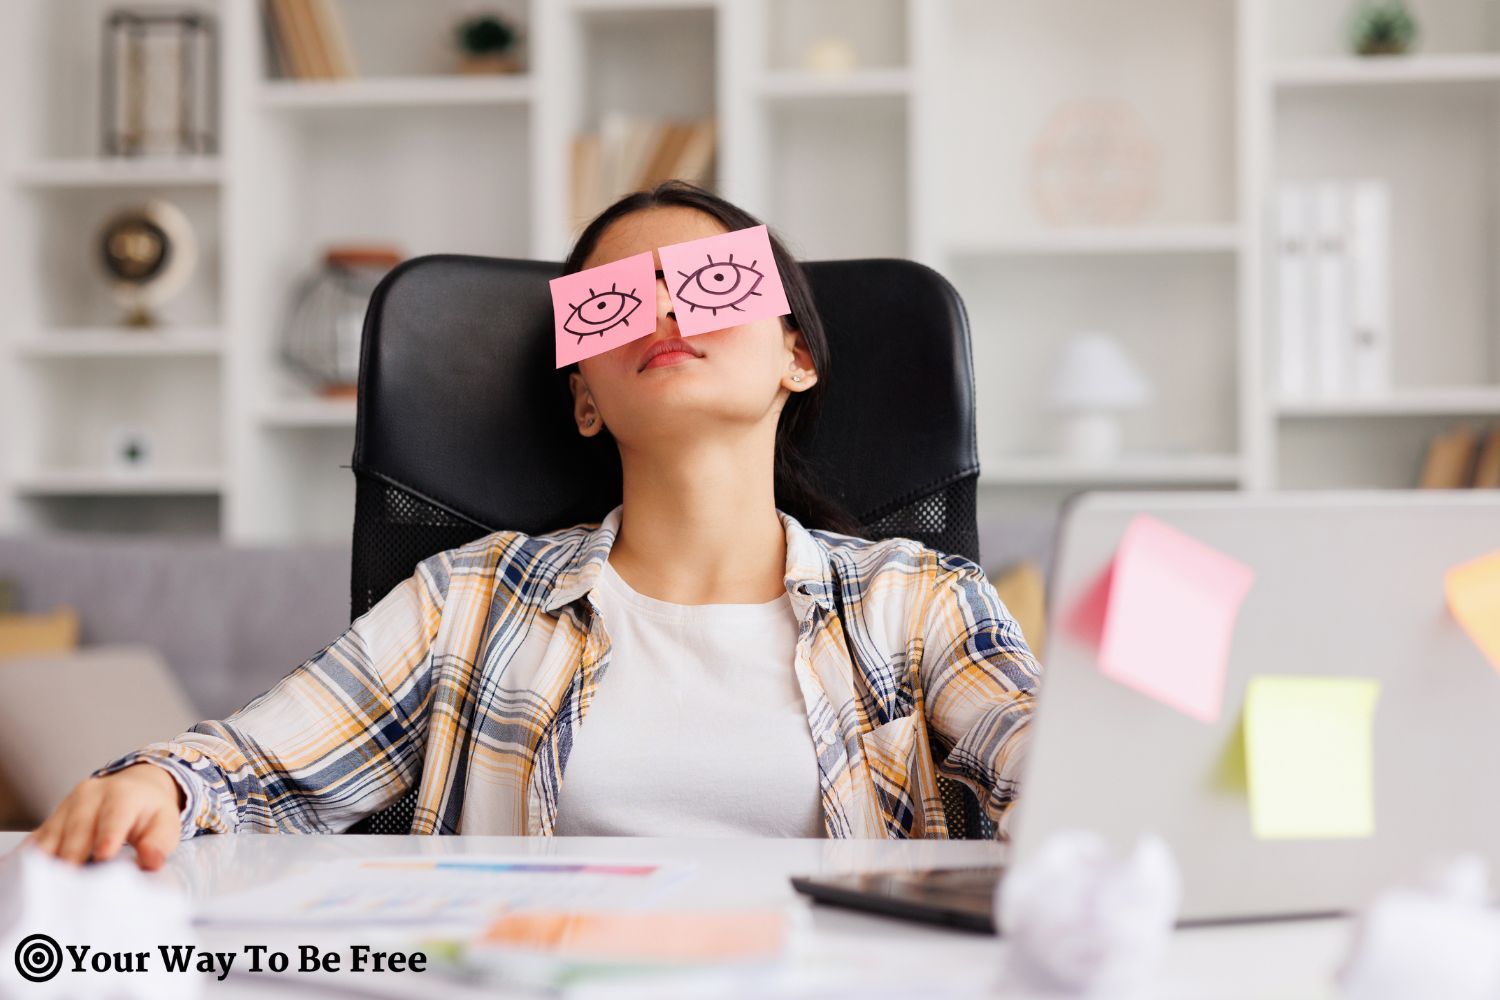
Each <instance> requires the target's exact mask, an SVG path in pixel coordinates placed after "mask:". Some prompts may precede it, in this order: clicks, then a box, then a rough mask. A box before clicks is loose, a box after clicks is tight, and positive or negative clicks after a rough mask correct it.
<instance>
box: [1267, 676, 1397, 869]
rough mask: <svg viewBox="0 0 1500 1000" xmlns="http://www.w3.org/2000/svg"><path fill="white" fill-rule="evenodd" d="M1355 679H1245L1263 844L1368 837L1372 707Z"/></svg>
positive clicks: (1367, 687)
mask: <svg viewBox="0 0 1500 1000" xmlns="http://www.w3.org/2000/svg"><path fill="white" fill-rule="evenodd" d="M1379 697H1380V682H1379V681H1376V680H1369V679H1366V678H1359V677H1279V676H1258V677H1252V678H1250V682H1249V684H1248V685H1247V686H1246V688H1245V720H1244V721H1245V765H1246V769H1247V771H1248V772H1249V774H1248V777H1249V781H1250V822H1251V827H1252V829H1253V830H1254V831H1255V836H1257V837H1259V838H1261V839H1262V840H1302V839H1313V838H1336V837H1369V836H1372V835H1373V834H1374V833H1375V766H1374V744H1375V703H1376V701H1377V700H1378V699H1379Z"/></svg>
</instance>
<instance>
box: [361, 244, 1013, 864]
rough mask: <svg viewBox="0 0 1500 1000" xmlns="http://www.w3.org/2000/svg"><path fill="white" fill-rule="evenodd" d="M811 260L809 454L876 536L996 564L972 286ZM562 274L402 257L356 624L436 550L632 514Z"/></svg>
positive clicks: (390, 303)
mask: <svg viewBox="0 0 1500 1000" xmlns="http://www.w3.org/2000/svg"><path fill="white" fill-rule="evenodd" d="M805 266H806V268H807V273H808V277H809V280H810V281H811V283H812V286H813V294H814V298H815V300H816V302H817V307H818V310H819V312H820V314H821V315H822V317H823V322H824V325H825V326H826V328H827V331H828V338H829V343H830V353H831V355H832V359H833V360H832V363H831V365H830V370H829V371H828V373H827V374H828V379H827V383H826V384H827V389H826V393H825V397H824V399H823V409H822V414H821V416H820V419H819V420H818V421H817V424H816V426H813V427H809V428H807V429H806V431H805V434H804V439H803V440H801V441H799V442H797V443H798V447H799V450H800V452H801V453H802V455H803V456H804V457H805V458H806V460H807V461H808V463H809V465H810V466H811V468H812V471H813V473H814V475H815V476H816V477H817V478H818V480H819V483H820V485H821V487H822V488H823V490H824V492H826V493H827V494H829V495H830V496H832V497H834V498H835V499H837V500H839V501H840V502H841V503H842V504H843V505H844V507H845V508H846V509H847V510H848V511H849V512H850V513H852V514H853V515H855V517H856V519H857V520H858V521H859V523H860V524H861V525H862V526H863V529H864V530H863V535H864V537H867V538H873V539H880V538H890V537H898V536H900V537H907V538H914V539H916V540H918V541H920V542H923V543H924V544H927V545H930V546H932V547H933V548H935V549H939V550H941V551H944V552H952V553H956V554H959V555H964V556H967V557H969V558H970V559H974V560H976V561H978V559H979V551H978V547H979V543H978V530H977V525H976V518H975V498H974V488H975V480H976V478H977V477H978V474H979V459H978V451H977V448H976V445H975V437H974V378H973V370H972V367H971V360H970V347H969V327H968V319H967V317H966V315H965V312H964V307H963V302H962V300H961V299H960V298H959V296H958V293H957V292H956V291H955V290H954V288H953V286H952V285H951V284H949V283H948V281H947V280H946V279H944V278H943V277H942V276H941V275H939V274H938V273H937V272H935V271H933V270H931V269H930V268H927V267H924V266H923V265H920V264H917V263H914V262H912V261H907V260H891V259H872V260H839V261H817V262H811V263H808V264H806V265H805ZM560 272H561V266H560V265H559V264H555V263H547V262H541V261H528V260H505V259H498V258H490V257H476V256H468V255H461V254H434V255H429V256H424V257H416V258H413V259H411V260H408V261H406V262H404V263H402V264H400V265H399V266H397V267H396V268H394V269H393V270H392V271H391V272H390V273H389V274H388V275H386V276H385V278H384V279H383V280H382V281H381V282H380V284H379V286H378V287H377V288H376V289H375V291H374V293H373V294H372V296H371V298H370V305H369V309H368V311H367V312H366V315H365V327H364V342H363V347H362V350H361V358H360V377H359V416H358V423H357V427H356V431H355V445H354V457H353V471H354V475H355V480H356V499H355V518H354V539H353V566H352V576H351V601H350V603H351V608H350V610H351V613H352V615H353V616H354V617H358V616H359V615H361V614H363V613H364V612H365V611H367V610H368V609H369V608H370V607H371V606H372V605H373V604H374V603H375V602H377V601H379V600H380V598H382V597H383V596H385V594H386V593H388V592H389V591H390V589H391V588H392V587H394V586H395V585H396V584H397V583H399V582H401V581H402V580H403V579H405V578H406V577H408V576H410V575H411V573H412V571H413V570H414V568H415V567H416V564H417V563H418V562H419V561H420V560H422V559H424V558H426V557H427V556H429V555H432V554H434V553H436V552H440V551H442V550H444V549H448V548H453V547H455V546H458V545H462V544H464V543H465V542H468V541H471V540H473V539H475V538H477V537H479V536H481V535H484V534H487V533H489V532H491V531H496V530H500V529H512V530H520V531H524V532H527V533H531V534H537V533H541V532H546V531H552V530H556V529H558V528H563V527H568V526H570V525H574V524H579V523H584V522H597V521H599V520H600V519H602V518H603V516H604V515H605V514H607V513H608V512H609V511H610V510H611V509H612V508H613V507H614V506H615V505H616V504H618V503H619V502H620V470H619V456H618V453H617V452H616V450H615V448H614V447H613V445H612V444H610V443H609V442H608V441H607V440H605V439H600V438H596V439H585V438H582V437H581V436H580V435H578V434H577V433H576V429H575V428H574V426H573V424H572V422H571V421H570V420H569V419H568V416H567V415H568V413H569V412H570V407H569V402H568V396H567V395H566V387H565V386H563V385H562V382H561V380H560V379H558V378H556V377H555V370H556V365H555V363H554V357H553V337H552V304H551V299H550V296H549V291H548V287H547V279H549V278H553V277H556V276H557V275H558V274H559V273H560ZM601 444H602V445H607V447H601ZM812 527H817V525H812ZM942 781H943V797H944V804H945V807H946V811H947V815H948V818H949V828H950V833H951V835H953V836H980V837H989V836H991V835H992V829H991V827H990V824H989V822H988V820H987V818H986V817H984V816H983V814H982V812H981V811H980V810H979V807H978V802H977V800H976V799H975V798H974V796H973V794H972V793H971V792H970V791H969V790H968V789H967V788H965V787H964V786H962V785H960V784H958V783H956V782H951V781H948V780H947V779H942ZM413 803H414V795H412V794H408V796H407V797H406V799H405V800H404V801H402V802H400V803H398V804H397V805H396V806H392V807H390V808H388V809H386V810H382V811H381V812H380V813H377V814H375V815H374V816H372V817H369V818H368V819H366V820H364V821H362V822H361V823H359V824H357V825H356V826H355V827H354V828H353V830H352V831H351V832H356V831H357V832H390V833H406V832H408V831H409V829H410V825H411V811H412V805H413Z"/></svg>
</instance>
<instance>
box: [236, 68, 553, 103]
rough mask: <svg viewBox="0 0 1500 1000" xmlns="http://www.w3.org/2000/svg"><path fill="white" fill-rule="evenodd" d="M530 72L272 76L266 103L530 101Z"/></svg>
mask: <svg viewBox="0 0 1500 1000" xmlns="http://www.w3.org/2000/svg"><path fill="white" fill-rule="evenodd" d="M532 93H533V87H532V82H531V78H530V77H529V76H525V75H521V74H518V75H516V76H501V77H496V78H494V79H490V78H487V77H473V76H458V75H452V76H438V75H433V76H427V77H421V76H411V77H387V78H384V79H381V78H358V79H353V80H268V81H266V82H265V83H264V84H263V85H262V90H261V104H262V106H264V107H267V108H273V109H278V110H287V111H299V110H320V109H338V108H410V107H431V106H445V105H452V106H467V105H490V104H525V103H527V102H529V101H530V100H531V98H532Z"/></svg>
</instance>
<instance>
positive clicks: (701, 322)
mask: <svg viewBox="0 0 1500 1000" xmlns="http://www.w3.org/2000/svg"><path fill="white" fill-rule="evenodd" d="M657 252H658V253H659V254H660V255H661V267H662V271H663V272H664V273H665V274H666V279H667V291H668V293H669V294H670V295H671V296H672V307H673V309H674V310H675V311H676V314H677V327H678V329H679V330H681V331H682V335H683V336H684V337H691V336H693V335H694V334H697V333H708V332H710V331H712V330H722V329H724V328H725V327H729V326H739V325H740V324H741V323H751V322H754V321H755V320H758V319H769V318H771V317H775V316H785V315H786V314H787V313H789V312H791V311H792V310H791V307H790V306H788V305H787V301H786V289H785V288H784V287H783V286H782V283H781V274H780V273H779V272H778V271H777V269H776V258H775V257H774V256H773V255H772V253H771V236H770V233H769V231H768V230H767V229H766V227H765V226H751V227H750V228H748V229H736V230H735V231H734V232H732V233H721V234H720V235H718V236H705V237H704V238H702V239H698V240H689V241H687V242H686V243H674V244H672V245H671V246H665V247H662V248H661V249H660V250H659V251H657Z"/></svg>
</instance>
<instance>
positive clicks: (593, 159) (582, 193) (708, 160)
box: [571, 114, 715, 227]
mask: <svg viewBox="0 0 1500 1000" xmlns="http://www.w3.org/2000/svg"><path fill="white" fill-rule="evenodd" d="M714 140H715V130H714V121H713V119H712V118H705V119H700V120H697V121H671V120H662V119H646V118H635V117H631V116H629V115H622V114H609V115H606V116H605V117H604V119H603V121H602V123H601V127H600V129H599V131H598V132H597V133H590V134H584V135H579V136H577V137H576V138H574V140H573V190H572V205H571V212H572V218H573V224H574V226H575V227H576V226H580V225H583V224H584V223H586V222H588V220H589V219H591V218H593V217H594V216H595V215H597V214H598V213H599V211H600V210H602V209H603V208H604V207H605V206H607V205H608V204H609V203H610V202H611V201H613V200H614V199H615V198H617V197H619V196H620V195H622V194H625V193H627V192H630V191H638V190H641V189H642V188H648V187H651V186H652V185H655V184H659V183H660V182H662V181H664V180H671V179H678V180H685V181H692V182H693V183H695V184H706V183H707V182H708V179H709V176H710V173H711V171H712V169H713V160H714Z"/></svg>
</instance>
